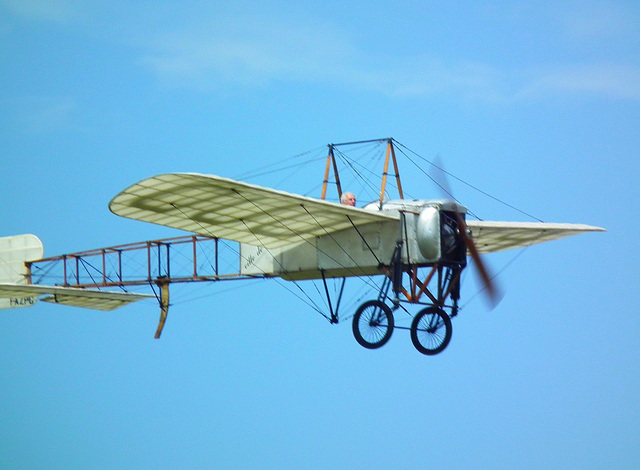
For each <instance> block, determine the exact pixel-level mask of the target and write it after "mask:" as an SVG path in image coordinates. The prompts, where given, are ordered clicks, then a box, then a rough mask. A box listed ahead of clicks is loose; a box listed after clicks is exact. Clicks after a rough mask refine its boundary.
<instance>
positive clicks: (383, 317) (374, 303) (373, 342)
mask: <svg viewBox="0 0 640 470" xmlns="http://www.w3.org/2000/svg"><path fill="white" fill-rule="evenodd" d="M393 325H394V321H393V313H391V309H390V308H389V307H388V306H387V305H385V304H384V303H383V302H380V301H379V300H369V301H367V302H365V303H363V304H362V305H360V307H358V310H356V313H355V315H354V316H353V324H352V327H353V336H355V338H356V341H357V342H358V344H360V345H361V346H363V347H365V348H367V349H377V348H380V347H382V346H384V345H385V344H386V342H387V341H389V338H391V333H393Z"/></svg>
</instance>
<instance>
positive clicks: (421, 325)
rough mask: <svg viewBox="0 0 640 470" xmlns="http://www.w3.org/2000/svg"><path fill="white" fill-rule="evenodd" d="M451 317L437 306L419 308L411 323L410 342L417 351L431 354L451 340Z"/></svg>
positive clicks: (440, 349) (436, 352)
mask: <svg viewBox="0 0 640 470" xmlns="http://www.w3.org/2000/svg"><path fill="white" fill-rule="evenodd" d="M452 329H453V328H452V327H451V319H450V318H449V315H447V314H446V313H445V312H444V310H442V309H441V308H438V307H427V308H425V309H423V310H420V311H419V312H418V313H417V314H416V316H415V317H414V319H413V322H412V323H411V342H413V345H414V346H415V347H416V349H417V350H418V351H420V352H421V353H422V354H426V355H427V356H433V355H434V354H438V353H440V352H442V351H443V350H444V348H446V347H447V345H448V344H449V341H450V340H451V333H452Z"/></svg>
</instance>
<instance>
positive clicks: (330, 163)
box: [320, 144, 342, 200]
mask: <svg viewBox="0 0 640 470" xmlns="http://www.w3.org/2000/svg"><path fill="white" fill-rule="evenodd" d="M331 167H333V174H334V176H335V178H336V187H337V189H338V200H340V198H341V197H342V186H341V185H340V175H339V174H338V165H337V163H336V157H335V155H334V154H333V144H331V145H329V154H328V155H327V165H326V166H325V169H324V180H322V195H321V197H320V199H322V200H325V199H326V197H327V185H328V184H329V170H330V169H331Z"/></svg>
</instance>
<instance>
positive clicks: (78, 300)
mask: <svg viewBox="0 0 640 470" xmlns="http://www.w3.org/2000/svg"><path fill="white" fill-rule="evenodd" d="M43 294H44V295H46V294H49V296H48V297H43V298H41V299H40V300H42V301H44V302H52V303H58V304H64V305H72V306H74V307H83V308H91V309H94V310H114V309H116V308H118V307H122V306H124V305H127V304H129V303H131V302H136V301H138V300H142V299H147V298H151V297H153V296H152V295H146V294H132V293H128V292H108V291H98V290H89V289H78V288H74V287H59V286H40V285H36V284H9V283H0V297H2V298H31V297H36V296H39V295H43Z"/></svg>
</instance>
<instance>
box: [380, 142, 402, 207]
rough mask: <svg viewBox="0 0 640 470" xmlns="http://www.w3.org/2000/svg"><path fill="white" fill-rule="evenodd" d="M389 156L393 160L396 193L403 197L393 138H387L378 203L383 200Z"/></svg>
mask: <svg viewBox="0 0 640 470" xmlns="http://www.w3.org/2000/svg"><path fill="white" fill-rule="evenodd" d="M389 156H391V159H392V161H393V170H394V171H395V177H396V184H397V185H398V195H399V196H400V199H404V195H403V194H402V184H401V183H400V172H399V171H398V161H397V160H396V151H395V149H394V148H393V139H389V140H388V144H387V152H386V154H385V157H384V169H383V171H382V185H381V186H380V204H382V203H383V201H384V193H385V190H386V187H387V175H388V170H389Z"/></svg>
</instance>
